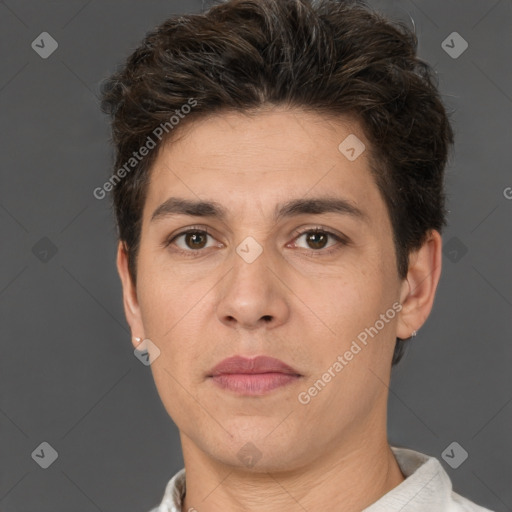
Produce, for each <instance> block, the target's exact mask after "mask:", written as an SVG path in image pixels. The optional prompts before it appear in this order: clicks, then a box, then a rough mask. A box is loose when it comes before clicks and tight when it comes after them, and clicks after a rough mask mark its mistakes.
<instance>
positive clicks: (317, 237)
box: [306, 232, 328, 249]
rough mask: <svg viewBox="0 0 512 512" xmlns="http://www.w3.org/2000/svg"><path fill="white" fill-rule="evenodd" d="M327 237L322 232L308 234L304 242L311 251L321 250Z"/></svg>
mask: <svg viewBox="0 0 512 512" xmlns="http://www.w3.org/2000/svg"><path fill="white" fill-rule="evenodd" d="M327 238H328V237H327V235H326V233H322V232H310V233H307V234H306V241H307V243H308V244H309V246H310V247H311V248H312V249H323V248H324V247H325V245H326V244H327Z"/></svg>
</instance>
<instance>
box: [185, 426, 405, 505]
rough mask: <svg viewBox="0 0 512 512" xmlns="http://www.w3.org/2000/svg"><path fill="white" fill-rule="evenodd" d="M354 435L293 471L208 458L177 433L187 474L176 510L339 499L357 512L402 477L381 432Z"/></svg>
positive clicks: (323, 502) (332, 502) (325, 502)
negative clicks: (263, 469)
mask: <svg viewBox="0 0 512 512" xmlns="http://www.w3.org/2000/svg"><path fill="white" fill-rule="evenodd" d="M359 437H360V438H361V442H360V443H354V439H353V438H352V436H347V438H346V439H345V440H344V441H341V442H340V440H336V442H335V443H333V445H334V446H333V447H329V449H328V450H326V454H322V455H321V456H319V457H318V458H317V459H316V460H314V461H311V460H310V461H309V462H308V463H307V464H305V465H303V466H301V467H298V468H295V469H293V470H289V471H268V472H256V471H254V470H253V471H249V470H247V469H241V468H239V467H233V466H228V465H225V464H222V463H219V462H218V461H214V460H213V459H211V458H210V457H208V456H207V455H206V454H205V453H204V452H202V451H200V450H198V449H197V447H196V446H195V445H194V444H193V443H192V441H191V440H190V439H189V438H187V437H186V436H185V435H183V433H182V447H183V455H184V460H185V467H186V475H187V477H186V478H187V479H186V482H187V483H186V486H187V492H186V496H185V500H184V503H183V506H182V510H183V511H189V510H190V511H195V510H197V511H200V512H221V511H222V512H242V511H243V512H245V511H251V512H277V511H282V510H290V511H297V512H303V511H304V510H322V511H324V512H335V511H339V510H340V504H343V511H344V512H360V511H361V510H363V509H364V508H366V507H368V506H369V505H371V504H372V503H374V502H375V501H377V500H378V499H379V498H380V497H381V496H383V495H384V494H386V493H387V492H389V491H390V490H391V489H393V488H394V487H396V486H397V485H399V484H400V483H401V482H402V481H403V480H404V476H403V474H402V472H401V471H400V468H399V466H398V464H397V462H396V460H395V458H394V455H393V452H392V451H391V448H390V447H389V444H388V442H387V438H386V436H385V435H384V436H380V437H374V438H372V437H370V436H368V437H365V436H364V435H363V436H361V435H359ZM334 447H335V448H334ZM333 448H334V449H333ZM255 469H256V468H255Z"/></svg>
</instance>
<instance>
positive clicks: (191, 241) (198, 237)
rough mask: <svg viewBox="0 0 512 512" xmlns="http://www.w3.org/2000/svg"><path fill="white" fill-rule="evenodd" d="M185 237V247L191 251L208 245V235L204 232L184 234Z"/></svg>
mask: <svg viewBox="0 0 512 512" xmlns="http://www.w3.org/2000/svg"><path fill="white" fill-rule="evenodd" d="M184 236H185V238H184V240H185V245H186V246H187V247H189V248H190V249H202V248H203V247H204V246H205V245H206V243H207V240H206V237H207V236H208V235H207V234H206V233H204V232H202V231H192V232H189V233H184Z"/></svg>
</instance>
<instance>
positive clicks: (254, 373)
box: [207, 356, 302, 396]
mask: <svg viewBox="0 0 512 512" xmlns="http://www.w3.org/2000/svg"><path fill="white" fill-rule="evenodd" d="M207 377H208V378H209V379H211V380H212V382H213V383H214V384H215V385H216V386H218V387H220V388H221V389H224V390H228V391H232V392H234V393H236V394H238V395H244V396H261V395H264V394H266V393H269V392H270V391H272V390H274V389H277V388H282V387H284V386H286V385H288V384H291V383H293V382H295V381H297V380H299V379H301V378H302V375H301V374H300V373H299V372H298V371H297V370H295V369H294V368H292V367H291V366H289V365H287V364H285V363H284V362H283V361H280V360H279V359H275V358H273V357H267V356H258V357H255V358H252V359H248V358H245V357H241V356H234V357H229V358H228V359H224V361H221V362H220V363H219V364H218V365H217V366H215V367H214V368H213V369H212V370H211V371H210V373H209V374H208V375H207Z"/></svg>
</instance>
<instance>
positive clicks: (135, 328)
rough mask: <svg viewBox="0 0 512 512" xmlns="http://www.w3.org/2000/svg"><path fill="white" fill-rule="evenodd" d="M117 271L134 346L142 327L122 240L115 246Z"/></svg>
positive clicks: (141, 337)
mask: <svg viewBox="0 0 512 512" xmlns="http://www.w3.org/2000/svg"><path fill="white" fill-rule="evenodd" d="M117 271H118V273H119V277H120V279H121V284H122V287H123V306H124V313H125V316H126V321H127V322H128V325H129V326H130V329H131V331H132V344H133V346H134V347H137V345H138V344H139V343H140V340H141V339H143V338H144V329H143V323H142V317H141V313H140V306H139V302H138V298H137V289H136V287H135V285H134V284H133V281H132V279H131V276H130V272H129V269H128V253H127V250H126V248H125V245H124V243H123V242H122V241H120V242H119V244H118V248H117Z"/></svg>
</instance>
